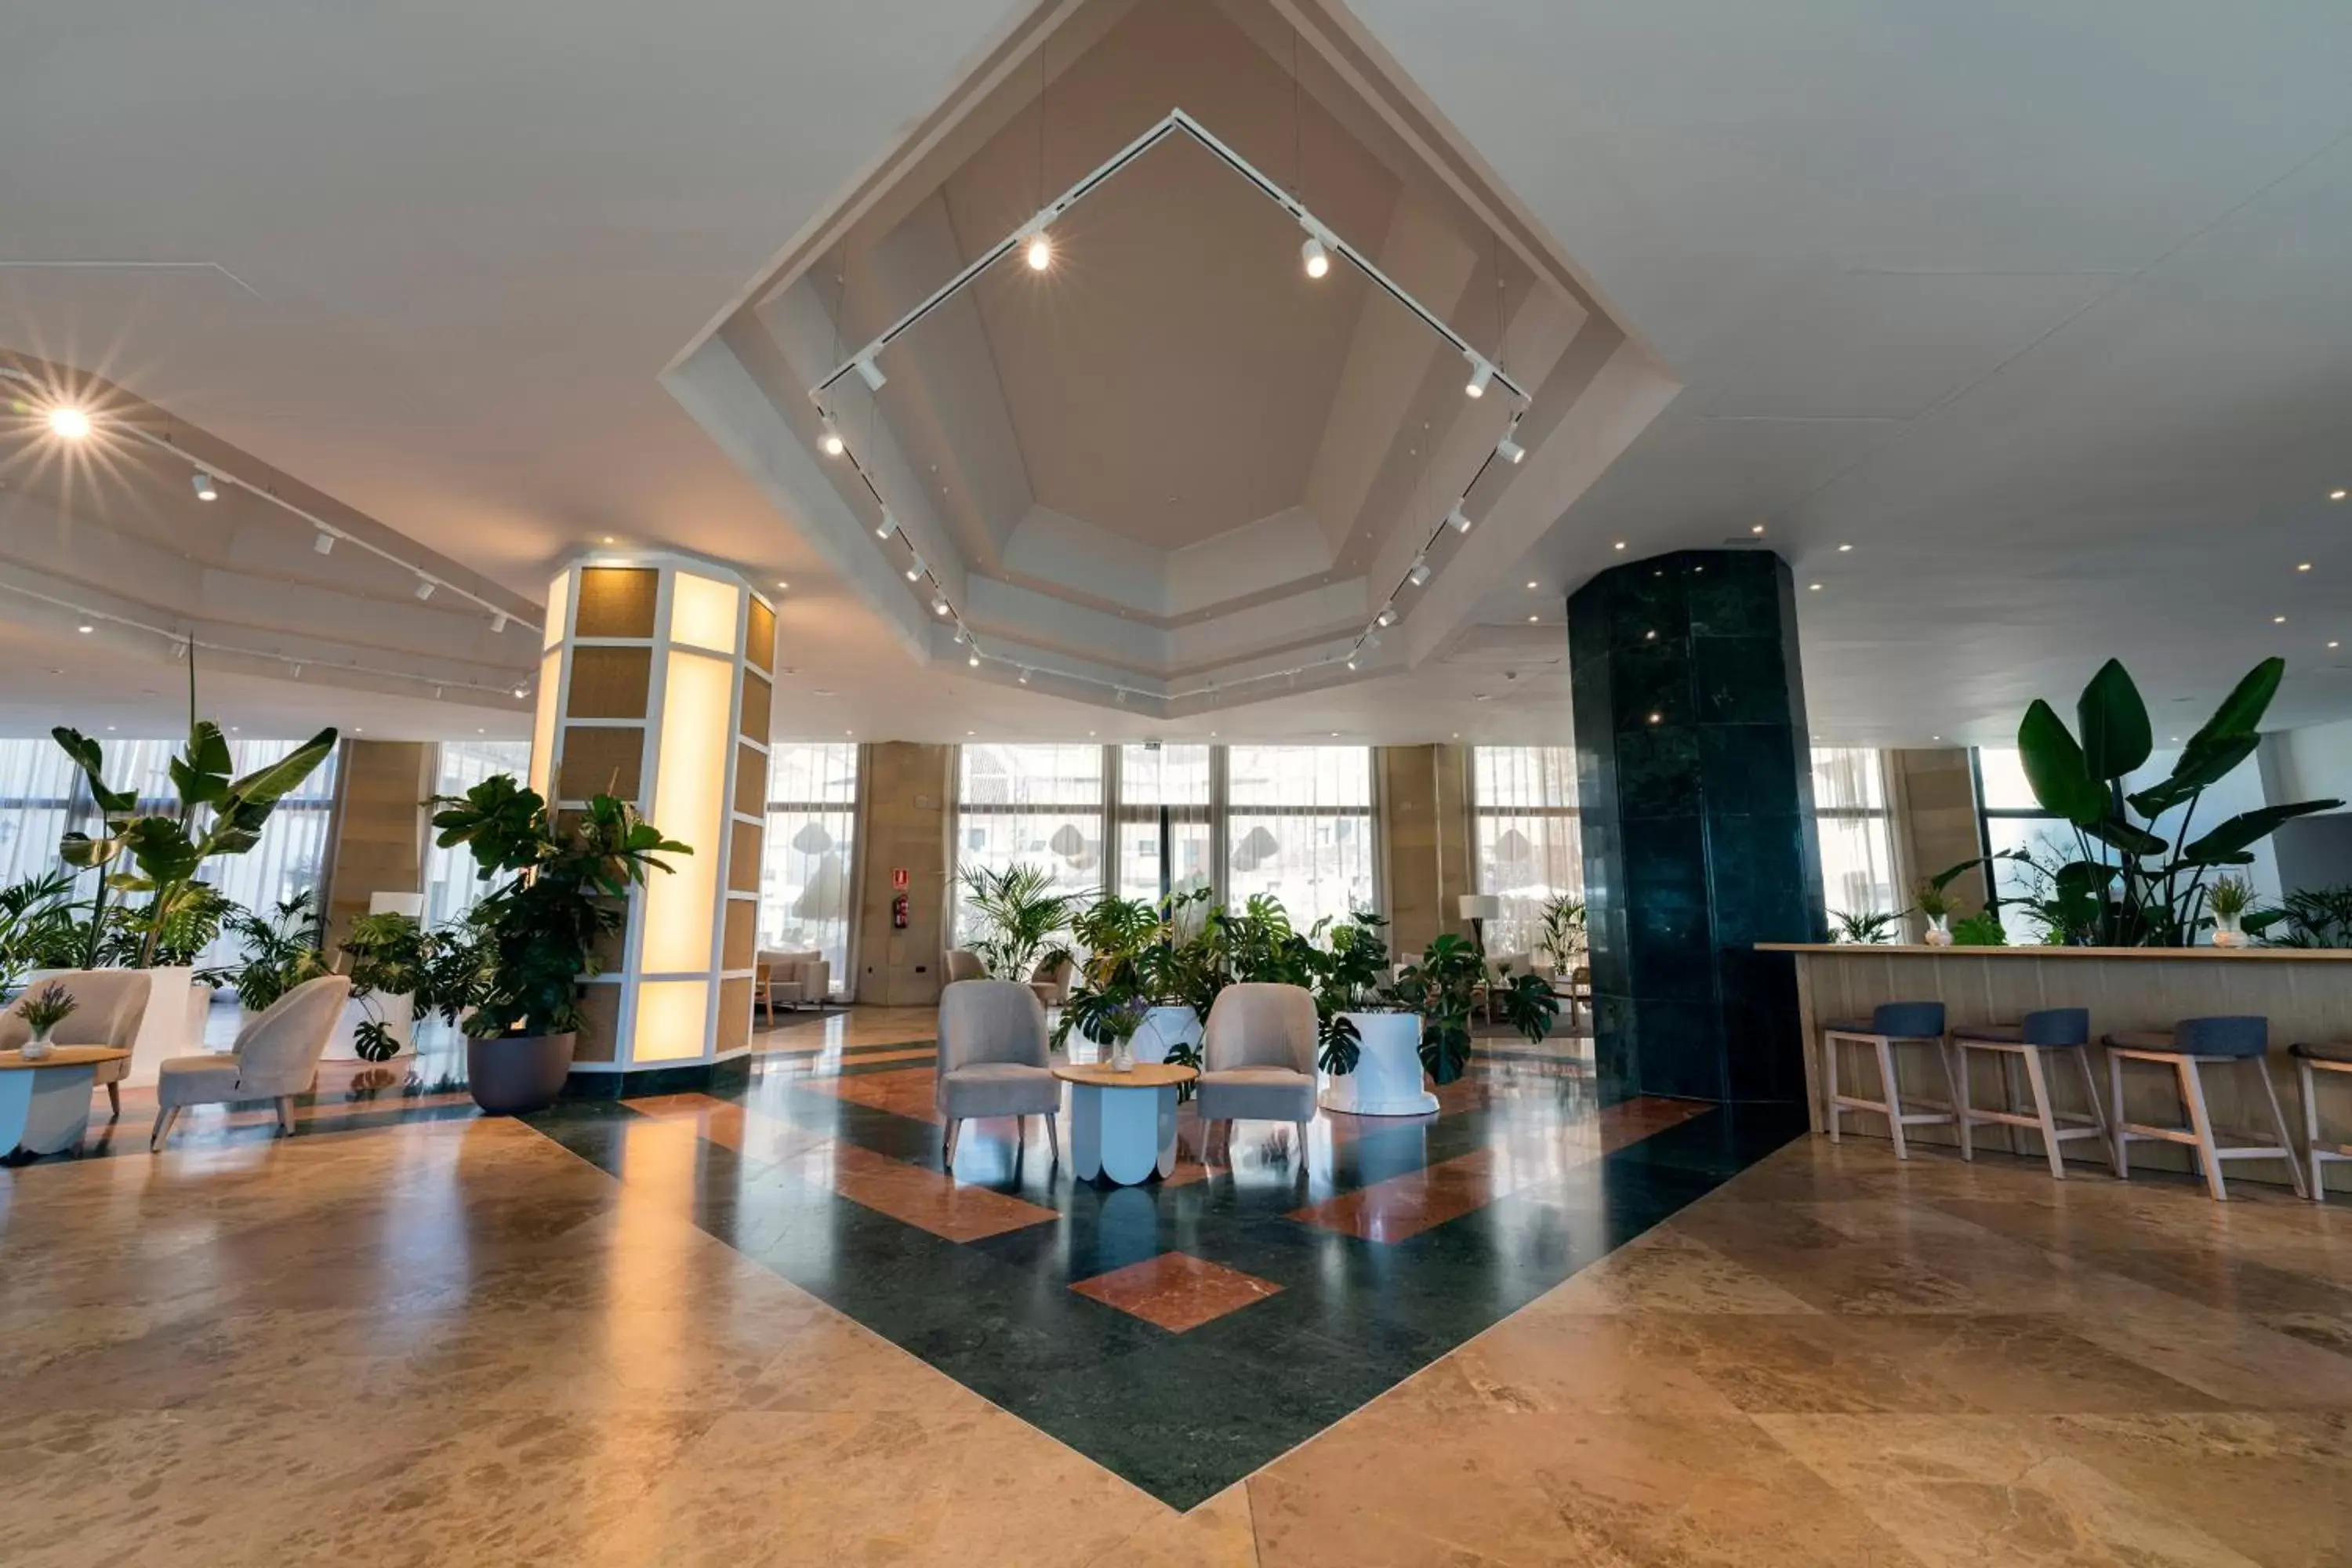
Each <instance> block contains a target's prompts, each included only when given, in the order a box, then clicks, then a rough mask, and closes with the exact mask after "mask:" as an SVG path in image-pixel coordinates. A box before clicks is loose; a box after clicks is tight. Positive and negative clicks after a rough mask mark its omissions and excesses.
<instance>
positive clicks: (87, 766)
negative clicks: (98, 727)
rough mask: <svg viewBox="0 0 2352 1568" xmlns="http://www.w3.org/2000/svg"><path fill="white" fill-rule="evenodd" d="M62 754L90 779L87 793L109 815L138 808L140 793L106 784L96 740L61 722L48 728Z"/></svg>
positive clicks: (117, 814) (101, 758)
mask: <svg viewBox="0 0 2352 1568" xmlns="http://www.w3.org/2000/svg"><path fill="white" fill-rule="evenodd" d="M49 738H50V739H51V740H53V741H55V742H57V743H58V747H59V748H60V749H61V750H63V751H64V752H65V754H66V755H67V756H68V757H69V758H71V759H72V761H73V764H74V766H76V767H78V768H79V769H80V770H81V772H82V776H83V777H84V778H86V779H88V780H89V796H90V798H91V799H92V800H94V801H96V802H98V809H99V810H100V812H102V813H104V814H105V815H106V816H119V815H121V813H123V812H126V811H136V810H137V809H138V808H139V796H138V795H137V794H136V793H135V792H133V791H131V790H120V789H110V788H108V787H107V784H106V755H105V753H104V752H102V751H100V749H99V744H98V742H96V741H93V740H91V739H90V738H89V736H87V735H85V734H83V733H82V732H81V731H79V730H68V729H67V728H66V727H65V726H64V725H62V724H60V725H58V727H57V728H56V729H54V730H51V731H49Z"/></svg>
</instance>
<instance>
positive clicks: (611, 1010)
mask: <svg viewBox="0 0 2352 1568" xmlns="http://www.w3.org/2000/svg"><path fill="white" fill-rule="evenodd" d="M583 992H584V994H583V996H582V998H581V1002H580V1044H579V1046H578V1047H577V1048H576V1049H574V1050H573V1051H572V1060H573V1061H577V1062H609V1061H611V1060H613V1059H614V1058H613V1053H614V1041H615V1040H616V1039H617V1038H618V1037H619V1034H620V1029H619V1024H620V1016H621V988H620V987H619V986H618V985H589V986H584V987H583Z"/></svg>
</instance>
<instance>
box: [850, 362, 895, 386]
mask: <svg viewBox="0 0 2352 1568" xmlns="http://www.w3.org/2000/svg"><path fill="white" fill-rule="evenodd" d="M857 379H858V380H860V381H862V382H864V383H865V384H866V391H868V392H879V391H881V390H882V384H883V383H884V382H886V381H888V380H889V379H890V378H889V377H888V376H887V375H884V374H882V367H881V366H880V365H878V364H876V363H874V362H873V361H872V360H870V359H862V360H859V361H858V362H857Z"/></svg>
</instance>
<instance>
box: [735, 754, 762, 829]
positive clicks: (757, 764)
mask: <svg viewBox="0 0 2352 1568" xmlns="http://www.w3.org/2000/svg"><path fill="white" fill-rule="evenodd" d="M735 809H736V810H738V811H740V812H742V813H743V814H744V815H745V816H756V817H759V818H761V820H763V821H764V820H765V819H766V817H767V815H768V758H767V754H766V753H765V752H755V751H753V750H752V749H751V747H749V746H745V745H738V746H737V747H736V748H735Z"/></svg>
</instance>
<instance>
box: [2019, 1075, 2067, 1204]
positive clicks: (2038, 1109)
mask: <svg viewBox="0 0 2352 1568" xmlns="http://www.w3.org/2000/svg"><path fill="white" fill-rule="evenodd" d="M2024 1057H2025V1087H2026V1088H2028V1089H2032V1091H2033V1116H2034V1120H2036V1121H2040V1122H2041V1123H2042V1152H2043V1153H2045V1154H2047V1155H2049V1156H2050V1179H2051V1180H2053V1181H2055V1182H2063V1181H2064V1180H2065V1179H2066V1160H2065V1156H2064V1155H2063V1154H2062V1153H2060V1152H2059V1151H2060V1150H2061V1149H2063V1148H2064V1147H2065V1145H2063V1144H2062V1143H2060V1142H2058V1119H2057V1118H2056V1117H2055V1116H2053V1115H2052V1114H2051V1110H2050V1080H2049V1079H2047V1078H2046V1077H2044V1076H2043V1075H2042V1052H2041V1050H2040V1049H2039V1048H2038V1047H2027V1049H2026V1050H2025V1052H2024Z"/></svg>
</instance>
